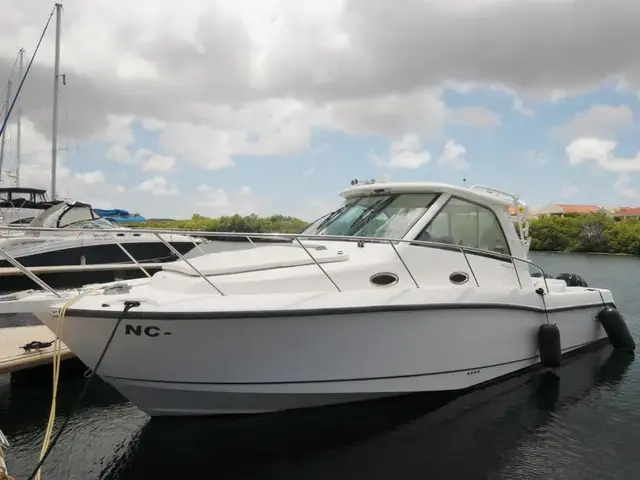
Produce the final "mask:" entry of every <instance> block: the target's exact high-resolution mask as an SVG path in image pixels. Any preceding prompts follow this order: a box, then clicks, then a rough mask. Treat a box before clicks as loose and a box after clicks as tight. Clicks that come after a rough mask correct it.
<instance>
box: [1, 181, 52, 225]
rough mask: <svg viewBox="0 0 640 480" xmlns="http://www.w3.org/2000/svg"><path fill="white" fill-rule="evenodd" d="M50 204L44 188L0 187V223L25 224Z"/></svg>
mask: <svg viewBox="0 0 640 480" xmlns="http://www.w3.org/2000/svg"><path fill="white" fill-rule="evenodd" d="M50 206H51V202H49V200H48V199H47V192H46V190H42V189H39V188H26V187H4V188H0V224H5V225H9V224H12V225H18V226H19V225H25V224H28V223H29V222H31V221H32V220H33V218H34V217H35V216H36V215H38V213H39V212H40V211H42V210H46V209H47V208H49V207H50Z"/></svg>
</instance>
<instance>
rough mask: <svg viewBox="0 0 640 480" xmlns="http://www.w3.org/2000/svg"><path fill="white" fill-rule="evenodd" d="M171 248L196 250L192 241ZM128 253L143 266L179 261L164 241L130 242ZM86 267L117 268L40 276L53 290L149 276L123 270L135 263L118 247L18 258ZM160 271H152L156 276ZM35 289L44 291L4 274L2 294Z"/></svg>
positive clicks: (5, 263)
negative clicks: (104, 266) (107, 266)
mask: <svg viewBox="0 0 640 480" xmlns="http://www.w3.org/2000/svg"><path fill="white" fill-rule="evenodd" d="M170 243H171V245H172V246H173V247H174V248H175V249H176V250H178V251H179V252H180V254H181V255H185V254H187V253H188V252H191V251H192V250H194V248H195V246H194V244H193V243H192V242H170ZM124 246H125V248H126V249H127V251H128V252H129V253H130V254H131V256H133V258H135V259H136V261H137V262H139V263H146V264H148V263H167V262H171V261H175V260H177V258H178V257H177V256H176V255H174V254H171V252H169V250H168V249H167V247H166V245H164V244H163V243H161V242H144V243H138V244H136V243H128V244H125V245H124ZM83 257H84V263H85V264H86V265H105V264H111V265H113V269H109V270H100V271H96V270H86V271H73V272H68V271H64V270H63V271H60V272H46V273H42V274H39V277H40V278H41V279H42V280H43V281H45V282H46V283H47V284H48V285H50V286H51V287H52V288H56V289H65V288H78V287H81V286H83V285H86V284H88V283H106V282H112V281H115V280H128V279H135V278H142V277H144V276H145V274H144V272H143V271H142V270H140V269H132V270H131V269H128V270H122V269H119V268H118V264H120V265H122V264H126V265H128V264H132V263H133V262H132V261H131V259H130V258H129V257H128V256H127V255H126V254H125V253H124V252H123V251H122V249H121V248H120V247H118V245H117V244H113V243H112V244H102V245H92V246H84V247H83V246H78V247H73V248H66V249H59V250H52V251H49V252H44V253H38V254H34V255H28V256H23V257H16V260H18V261H19V262H20V263H21V264H22V265H23V266H25V267H63V266H69V265H81V264H82V261H83V260H82V258H83ZM0 268H14V267H13V265H11V264H10V263H9V262H8V261H6V260H0ZM157 270H159V268H158V269H153V270H151V272H150V273H155V272H156V271H157ZM31 288H40V287H39V286H38V285H36V284H35V283H34V282H33V281H32V280H31V279H30V278H28V277H27V276H24V275H19V276H16V275H7V276H5V275H0V292H3V293H7V292H17V291H21V290H27V289H31Z"/></svg>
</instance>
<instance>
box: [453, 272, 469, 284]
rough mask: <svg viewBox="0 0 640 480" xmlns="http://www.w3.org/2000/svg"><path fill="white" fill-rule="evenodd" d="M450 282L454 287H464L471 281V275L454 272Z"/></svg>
mask: <svg viewBox="0 0 640 480" xmlns="http://www.w3.org/2000/svg"><path fill="white" fill-rule="evenodd" d="M449 281H450V282H451V283H453V284H454V285H464V284H465V283H467V282H468V281H469V275H467V274H466V273H465V272H453V273H452V274H451V275H449Z"/></svg>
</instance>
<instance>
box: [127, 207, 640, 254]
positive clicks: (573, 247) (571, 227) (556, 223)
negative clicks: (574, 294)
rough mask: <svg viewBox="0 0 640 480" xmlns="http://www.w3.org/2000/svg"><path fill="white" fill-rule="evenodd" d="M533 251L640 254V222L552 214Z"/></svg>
mask: <svg viewBox="0 0 640 480" xmlns="http://www.w3.org/2000/svg"><path fill="white" fill-rule="evenodd" d="M307 225H308V222H305V221H304V220H300V219H299V218H295V217H289V216H284V215H271V216H268V217H260V216H258V215H255V214H251V215H246V216H241V215H232V216H224V217H219V218H210V217H204V216H202V215H198V214H195V215H193V216H192V217H191V218H190V219H187V220H147V221H145V222H140V223H136V224H130V226H131V227H143V228H144V227H146V228H165V229H184V230H202V231H212V232H243V233H270V232H274V233H299V232H301V231H302V230H304V229H305V228H306V227H307ZM530 235H531V250H537V251H553V252H563V251H564V252H599V253H624V254H631V255H640V221H638V220H636V219H625V220H623V221H614V220H613V219H612V218H611V217H610V216H607V215H606V214H604V213H590V214H584V215H567V216H564V217H559V216H549V217H542V218H538V219H532V220H531V227H530Z"/></svg>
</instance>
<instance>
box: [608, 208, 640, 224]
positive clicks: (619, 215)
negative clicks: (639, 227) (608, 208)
mask: <svg viewBox="0 0 640 480" xmlns="http://www.w3.org/2000/svg"><path fill="white" fill-rule="evenodd" d="M611 216H612V217H613V219H614V220H616V221H620V220H631V219H633V220H640V207H619V208H616V209H614V210H613V211H612V212H611Z"/></svg>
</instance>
